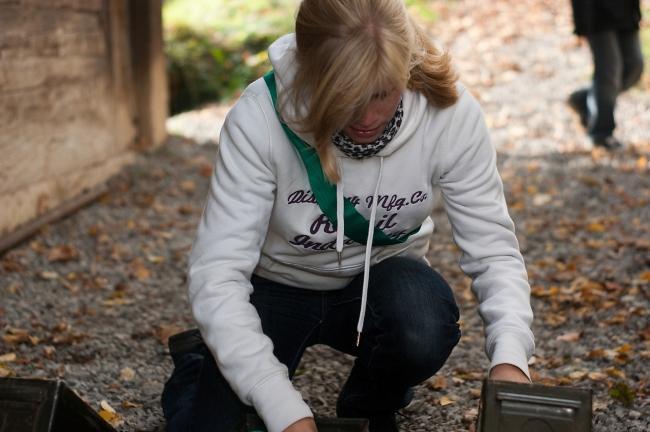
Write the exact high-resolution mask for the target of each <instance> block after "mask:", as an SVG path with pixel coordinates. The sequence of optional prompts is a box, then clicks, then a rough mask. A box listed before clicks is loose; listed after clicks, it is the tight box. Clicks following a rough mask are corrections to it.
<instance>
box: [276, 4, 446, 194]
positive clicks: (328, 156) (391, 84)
mask: <svg viewBox="0 0 650 432" xmlns="http://www.w3.org/2000/svg"><path fill="white" fill-rule="evenodd" d="M296 42H297V53H296V61H297V73H296V76H295V79H294V81H293V83H292V85H291V87H290V88H289V92H288V96H289V97H288V98H287V99H285V100H284V103H291V104H293V105H294V106H295V107H300V106H304V104H305V101H306V100H309V101H310V104H309V106H307V107H306V110H305V111H304V115H303V116H302V117H299V118H296V119H293V120H292V123H293V124H294V125H296V126H298V130H299V131H301V132H307V133H310V134H312V135H313V136H314V139H315V145H316V149H317V152H318V155H319V157H320V160H321V165H322V167H323V172H324V173H325V176H326V177H327V178H328V180H330V181H331V182H333V183H335V182H336V181H338V180H339V172H338V169H337V165H336V159H335V157H334V152H333V148H332V144H331V137H332V135H333V134H335V133H336V132H338V131H339V130H341V129H343V128H344V127H345V126H346V125H347V124H349V123H350V122H351V121H353V120H354V119H356V118H359V117H360V116H361V115H362V114H363V113H364V112H365V110H366V109H367V107H368V105H369V103H370V101H371V100H372V97H373V95H374V94H378V93H382V92H386V91H390V90H392V89H399V90H404V89H405V88H408V89H411V90H414V91H418V92H420V93H422V94H424V96H425V97H426V98H427V99H428V101H429V103H431V104H432V105H434V106H437V107H447V106H450V105H452V104H454V103H455V102H456V100H457V98H458V95H457V92H456V86H455V82H456V79H457V77H456V74H455V73H454V71H453V70H452V68H451V59H450V57H449V55H448V54H447V53H444V52H440V51H439V50H438V49H437V48H436V47H435V46H434V44H433V43H432V41H431V40H430V39H429V38H428V36H427V35H426V33H425V32H424V30H423V29H422V28H421V27H420V26H419V25H418V24H417V23H415V22H414V21H413V19H412V18H411V17H410V15H409V13H408V12H407V10H406V7H405V5H404V2H403V1H402V0H303V1H302V2H301V4H300V8H299V10H298V16H297V18H296Z"/></svg>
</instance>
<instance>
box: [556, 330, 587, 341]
mask: <svg viewBox="0 0 650 432" xmlns="http://www.w3.org/2000/svg"><path fill="white" fill-rule="evenodd" d="M581 335H582V332H578V331H573V332H567V333H564V334H561V335H560V336H558V337H556V338H555V340H558V341H562V342H576V341H578V340H580V336H581Z"/></svg>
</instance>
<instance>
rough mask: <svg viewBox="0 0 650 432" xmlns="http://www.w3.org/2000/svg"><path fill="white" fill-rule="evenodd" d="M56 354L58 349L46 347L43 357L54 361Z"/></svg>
mask: <svg viewBox="0 0 650 432" xmlns="http://www.w3.org/2000/svg"><path fill="white" fill-rule="evenodd" d="M55 353H56V348H54V347H53V346H52V345H46V346H44V347H43V356H45V358H48V359H52V358H53V357H54V354H55Z"/></svg>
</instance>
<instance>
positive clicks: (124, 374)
mask: <svg viewBox="0 0 650 432" xmlns="http://www.w3.org/2000/svg"><path fill="white" fill-rule="evenodd" d="M133 378H135V371H134V370H133V369H131V368H130V367H125V368H123V369H122V370H121V371H120V380H122V381H132V380H133Z"/></svg>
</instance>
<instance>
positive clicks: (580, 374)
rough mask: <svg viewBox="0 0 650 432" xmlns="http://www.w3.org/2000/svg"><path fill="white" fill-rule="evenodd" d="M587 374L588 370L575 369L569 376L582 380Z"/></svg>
mask: <svg viewBox="0 0 650 432" xmlns="http://www.w3.org/2000/svg"><path fill="white" fill-rule="evenodd" d="M586 376H587V372H584V371H574V372H571V373H570V374H569V378H571V379H572V380H575V381H581V380H583V379H584V378H585V377H586Z"/></svg>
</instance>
